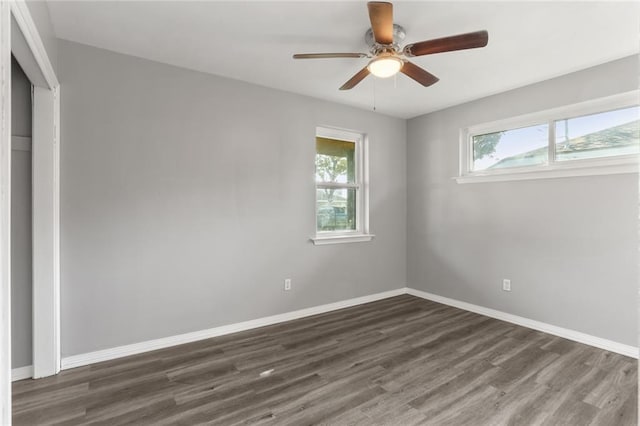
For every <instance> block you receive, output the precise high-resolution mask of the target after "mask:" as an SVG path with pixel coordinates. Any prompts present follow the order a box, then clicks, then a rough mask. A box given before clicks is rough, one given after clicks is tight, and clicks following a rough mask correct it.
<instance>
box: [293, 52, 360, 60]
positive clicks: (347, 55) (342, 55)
mask: <svg viewBox="0 0 640 426" xmlns="http://www.w3.org/2000/svg"><path fill="white" fill-rule="evenodd" d="M367 56H369V55H367V54H366V53H296V54H295V55H293V59H329V58H366V57H367Z"/></svg>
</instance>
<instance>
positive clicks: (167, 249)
mask: <svg viewBox="0 0 640 426" xmlns="http://www.w3.org/2000/svg"><path fill="white" fill-rule="evenodd" d="M58 49H59V50H58V51H59V78H60V81H61V84H62V87H61V93H62V96H61V102H62V105H61V107H62V124H61V132H62V135H61V137H62V140H63V141H64V142H63V143H62V153H61V161H62V163H61V170H62V176H61V245H62V251H61V262H62V264H61V273H62V277H61V281H62V288H61V297H62V301H61V303H62V352H63V356H69V355H73V354H79V353H85V352H88V351H94V350H99V349H105V348H111V347H114V346H118V345H124V344H129V343H136V342H141V341H145V340H149V339H156V338H161V337H165V336H171V335H175V334H179V333H185V332H190V331H195V330H202V329H206V328H209V327H215V326H220V325H223V324H229V323H235V322H239V321H244V320H249V319H255V318H260V317H263V316H267V315H274V314H278V313H283V312H288V311H292V310H296V309H302V308H306V307H310V306H317V305H321V304H325V303H330V302H335V301H339V300H344V299H349V298H352V297H358V296H364V295H370V294H373V293H378V292H382V291H386V290H391V289H395V288H399V287H403V286H404V285H405V283H406V122H405V121H404V120H400V119H395V118H390V117H386V116H383V115H379V114H375V113H372V112H368V111H363V110H357V109H353V108H349V107H344V106H340V105H336V104H332V103H327V102H323V101H319V100H315V99H311V98H307V97H302V96H298V95H293V94H288V93H285V92H281V91H276V90H272V89H267V88H263V87H260V86H255V85H251V84H247V83H242V82H238V81H234V80H230V79H225V78H219V77H215V76H211V75H206V74H201V73H197V72H191V71H187V70H184V69H180V68H175V67H171V66H167V65H162V64H158V63H154V62H150V61H146V60H142V59H137V58H134V57H130V56H125V55H120V54H115V53H111V52H108V51H104V50H100V49H96V48H92V47H88V46H83V45H79V44H73V43H69V42H63V41H60V42H59V45H58ZM317 125H330V126H337V127H342V128H347V129H355V130H360V131H364V132H366V133H368V135H369V139H370V140H369V144H370V145H369V148H370V172H371V178H370V183H371V192H370V195H371V230H372V232H373V233H375V234H376V238H375V239H374V240H373V241H372V242H369V243H354V244H339V245H332V246H314V245H312V243H311V242H309V237H310V236H311V235H312V234H313V233H314V229H315V228H314V227H315V217H314V202H315V201H314V200H315V194H314V155H315V139H314V137H315V127H316V126H317ZM285 278H292V280H293V290H292V291H290V292H283V290H282V287H283V280H284V279H285Z"/></svg>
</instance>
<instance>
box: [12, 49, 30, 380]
mask: <svg viewBox="0 0 640 426" xmlns="http://www.w3.org/2000/svg"><path fill="white" fill-rule="evenodd" d="M11 133H12V135H14V136H24V137H29V138H30V137H31V83H30V82H29V80H28V79H27V76H25V75H24V73H23V72H22V69H21V68H20V65H18V63H17V62H16V61H15V59H13V58H12V60H11ZM31 259H32V258H31V152H30V151H24V150H17V149H13V150H12V151H11V367H12V368H17V367H24V366H27V365H31V352H32V350H31V347H32V344H31V342H32V337H31V336H32V331H31V306H32V298H31V292H32V279H31V271H32V261H31Z"/></svg>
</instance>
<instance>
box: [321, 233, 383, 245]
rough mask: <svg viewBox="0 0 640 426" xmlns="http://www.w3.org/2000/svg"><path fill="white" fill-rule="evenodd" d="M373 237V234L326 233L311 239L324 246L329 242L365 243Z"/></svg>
mask: <svg viewBox="0 0 640 426" xmlns="http://www.w3.org/2000/svg"><path fill="white" fill-rule="evenodd" d="M373 237H375V235H373V234H356V235H326V236H316V237H311V238H310V240H311V241H313V244H314V245H316V246H324V245H328V244H344V243H364V242H367V241H371V240H372V239H373Z"/></svg>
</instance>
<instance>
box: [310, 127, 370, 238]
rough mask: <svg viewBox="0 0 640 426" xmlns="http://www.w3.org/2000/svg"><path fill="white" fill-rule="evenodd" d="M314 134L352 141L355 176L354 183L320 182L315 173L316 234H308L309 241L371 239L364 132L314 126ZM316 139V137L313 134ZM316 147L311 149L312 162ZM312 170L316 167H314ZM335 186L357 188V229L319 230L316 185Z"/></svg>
mask: <svg viewBox="0 0 640 426" xmlns="http://www.w3.org/2000/svg"><path fill="white" fill-rule="evenodd" d="M316 137H321V138H327V139H337V140H341V141H349V142H353V143H354V144H355V153H354V160H355V163H356V164H355V177H356V181H355V182H354V183H340V184H337V183H336V184H331V183H322V184H319V183H317V182H315V173H314V197H313V203H314V205H313V211H314V212H315V214H314V219H315V220H314V229H315V235H314V236H313V237H311V241H313V243H314V244H315V245H326V244H340V243H360V242H366V241H371V239H373V237H374V235H373V234H371V233H369V165H368V163H369V158H368V152H367V146H368V139H367V135H366V134H364V133H362V132H358V131H355V130H346V129H339V128H335V127H328V126H318V127H316ZM314 143H315V138H314ZM316 153H317V151H316V150H315V149H314V151H313V155H314V157H313V158H314V162H313V164H315V156H316ZM314 170H315V169H314ZM322 187H324V188H327V187H336V188H349V189H350V188H353V189H355V190H356V229H354V230H340V231H318V218H317V207H316V203H317V200H316V197H317V189H318V188H322Z"/></svg>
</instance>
